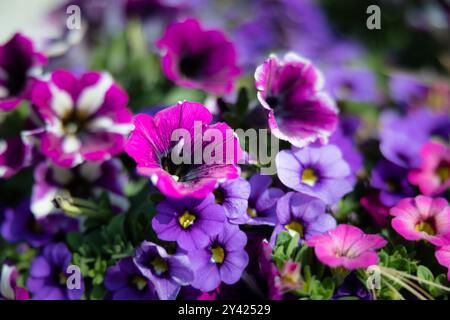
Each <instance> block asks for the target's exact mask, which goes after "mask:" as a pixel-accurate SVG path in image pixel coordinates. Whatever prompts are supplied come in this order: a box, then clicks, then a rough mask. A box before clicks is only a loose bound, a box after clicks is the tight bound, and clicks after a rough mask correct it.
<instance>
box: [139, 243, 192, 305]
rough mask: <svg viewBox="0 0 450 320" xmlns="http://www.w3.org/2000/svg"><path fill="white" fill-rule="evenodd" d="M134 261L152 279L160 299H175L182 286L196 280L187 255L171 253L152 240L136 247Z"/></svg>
mask: <svg viewBox="0 0 450 320" xmlns="http://www.w3.org/2000/svg"><path fill="white" fill-rule="evenodd" d="M134 263H135V264H136V266H137V267H138V269H139V270H140V271H141V272H142V274H143V275H144V277H146V278H147V279H148V280H150V281H151V283H152V284H153V286H154V288H155V290H156V293H157V294H158V297H159V299H160V300H175V299H176V297H177V295H178V292H179V291H180V288H181V286H186V285H188V284H190V283H191V282H192V281H193V280H194V274H193V272H192V270H191V269H190V262H189V258H188V257H187V256H186V255H184V254H174V255H169V254H168V253H167V252H166V250H165V249H164V248H163V247H160V246H158V245H156V244H154V243H152V242H148V241H144V242H142V243H141V245H140V246H139V247H138V248H137V249H136V253H135V257H134Z"/></svg>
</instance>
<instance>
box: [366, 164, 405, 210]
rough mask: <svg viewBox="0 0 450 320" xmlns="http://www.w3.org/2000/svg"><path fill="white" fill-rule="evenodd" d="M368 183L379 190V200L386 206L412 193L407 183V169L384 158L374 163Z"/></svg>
mask: <svg viewBox="0 0 450 320" xmlns="http://www.w3.org/2000/svg"><path fill="white" fill-rule="evenodd" d="M370 183H371V185H372V187H374V188H375V189H378V190H380V201H381V203H383V204H384V205H386V206H393V205H395V204H396V203H397V202H398V201H399V200H401V199H402V198H405V197H408V196H412V195H413V194H414V191H413V189H412V187H411V186H410V185H409V183H408V171H407V170H406V169H405V168H402V167H399V166H397V165H396V164H394V163H392V162H389V161H386V160H380V161H379V162H378V163H377V164H376V166H375V168H374V169H373V170H372V175H371V181H370Z"/></svg>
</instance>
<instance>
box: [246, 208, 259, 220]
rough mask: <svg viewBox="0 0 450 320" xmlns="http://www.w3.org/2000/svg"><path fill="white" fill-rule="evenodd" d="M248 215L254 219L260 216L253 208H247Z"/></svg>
mask: <svg viewBox="0 0 450 320" xmlns="http://www.w3.org/2000/svg"><path fill="white" fill-rule="evenodd" d="M247 214H248V215H249V216H250V217H252V218H256V217H257V216H258V214H257V212H256V210H255V209H253V208H247Z"/></svg>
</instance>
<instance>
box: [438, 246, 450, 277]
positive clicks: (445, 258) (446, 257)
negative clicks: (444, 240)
mask: <svg viewBox="0 0 450 320" xmlns="http://www.w3.org/2000/svg"><path fill="white" fill-rule="evenodd" d="M435 256H436V259H437V261H438V262H439V264H441V265H443V266H444V267H447V268H448V273H447V278H448V279H449V280H450V245H447V246H444V247H441V248H439V249H438V250H436V253H435Z"/></svg>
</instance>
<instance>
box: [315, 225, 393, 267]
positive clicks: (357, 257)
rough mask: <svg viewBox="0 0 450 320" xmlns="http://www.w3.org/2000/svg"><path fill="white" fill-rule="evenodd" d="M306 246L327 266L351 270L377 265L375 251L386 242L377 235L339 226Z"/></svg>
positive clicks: (348, 226) (316, 237) (351, 227)
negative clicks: (311, 248) (312, 249)
mask: <svg viewBox="0 0 450 320" xmlns="http://www.w3.org/2000/svg"><path fill="white" fill-rule="evenodd" d="M307 244H308V246H310V247H314V252H315V253H316V256H317V258H318V259H319V260H320V261H321V262H322V263H324V264H326V265H327V266H329V267H332V268H337V267H344V268H345V269H348V270H353V269H359V268H367V267H369V266H371V265H375V264H377V263H378V255H377V253H376V252H375V250H376V249H380V248H383V247H384V246H385V245H386V244H387V241H386V240H384V239H383V237H381V236H379V235H374V234H365V233H364V232H363V231H362V230H361V229H359V228H357V227H355V226H351V225H348V224H340V225H338V226H337V227H336V228H334V229H332V230H329V231H328V232H326V233H323V234H321V235H317V236H314V237H312V238H311V239H309V241H308V242H307Z"/></svg>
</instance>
